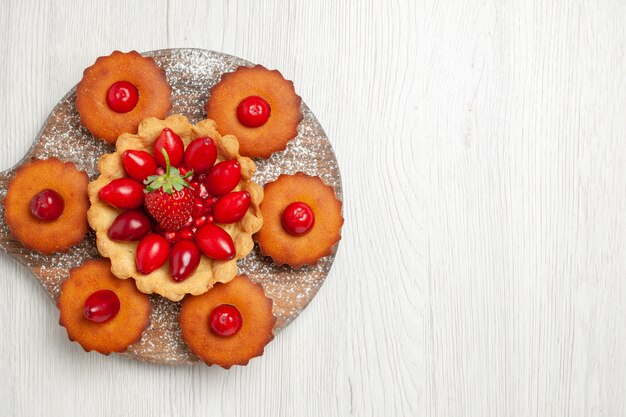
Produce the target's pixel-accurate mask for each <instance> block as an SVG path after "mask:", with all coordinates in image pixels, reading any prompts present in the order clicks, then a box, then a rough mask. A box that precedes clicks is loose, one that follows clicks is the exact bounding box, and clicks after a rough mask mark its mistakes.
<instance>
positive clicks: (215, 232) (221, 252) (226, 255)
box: [195, 223, 235, 261]
mask: <svg viewBox="0 0 626 417" xmlns="http://www.w3.org/2000/svg"><path fill="white" fill-rule="evenodd" d="M195 242H196V244H197V245H198V248H200V250H201V251H202V253H204V254H205V255H206V256H208V257H209V258H213V259H217V260H220V261H227V260H229V259H233V258H234V257H235V243H234V242H233V239H232V238H231V237H230V235H229V234H228V233H227V232H226V231H225V230H224V229H222V228H221V227H219V226H216V225H214V224H210V223H207V224H205V225H204V226H202V227H200V228H199V229H198V230H196V236H195Z"/></svg>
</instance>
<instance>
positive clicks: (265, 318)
mask: <svg viewBox="0 0 626 417" xmlns="http://www.w3.org/2000/svg"><path fill="white" fill-rule="evenodd" d="M221 304H229V305H232V306H234V307H236V308H237V310H239V313H241V317H242V319H243V321H242V325H241V329H240V330H239V332H238V333H236V334H235V335H233V336H229V337H222V336H218V335H216V334H214V333H213V332H212V331H211V327H210V323H209V317H210V315H211V312H212V311H213V309H214V308H215V307H217V306H219V305H221ZM178 321H179V323H180V327H181V336H182V338H183V340H184V341H185V343H186V344H187V346H189V349H190V350H191V351H192V352H193V354H194V355H196V356H198V357H199V358H200V359H202V360H203V361H204V362H205V363H206V364H208V365H219V366H221V367H222V368H226V369H228V368H230V367H231V366H233V365H247V364H248V362H249V361H250V359H252V358H254V357H257V356H261V355H262V354H263V350H264V348H265V345H267V344H268V343H269V342H270V341H271V340H272V339H273V337H274V335H273V334H272V329H273V328H274V324H275V323H276V317H274V315H273V314H272V300H271V299H270V298H268V297H266V296H265V293H264V292H263V287H261V286H260V285H259V284H255V283H254V282H252V281H250V279H249V278H248V277H247V276H245V275H238V276H237V277H235V278H234V279H233V280H232V281H230V282H229V283H228V284H219V285H216V286H215V287H214V288H212V289H211V290H209V291H207V292H206V293H204V294H202V295H200V296H195V297H193V296H187V297H185V299H184V300H183V302H182V308H181V311H180V316H179V317H178Z"/></svg>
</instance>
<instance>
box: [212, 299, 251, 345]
mask: <svg viewBox="0 0 626 417" xmlns="http://www.w3.org/2000/svg"><path fill="white" fill-rule="evenodd" d="M209 322H210V325H211V330H212V331H213V333H215V334H217V335H218V336H222V337H228V336H233V335H235V334H237V332H239V330H240V329H241V325H242V324H243V318H242V317H241V313H240V312H239V310H237V307H235V306H231V305H230V304H220V305H218V306H217V307H215V308H214V309H213V310H212V311H211V315H210V316H209Z"/></svg>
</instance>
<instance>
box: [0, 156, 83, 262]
mask: <svg viewBox="0 0 626 417" xmlns="http://www.w3.org/2000/svg"><path fill="white" fill-rule="evenodd" d="M88 183H89V179H88V177H87V174H85V173H84V172H82V171H79V170H77V169H76V166H75V165H74V164H73V163H71V162H62V161H60V160H59V159H57V158H50V159H46V160H37V159H35V160H33V161H31V162H30V163H28V164H26V165H23V166H22V167H20V168H19V169H18V170H17V172H16V173H15V177H14V178H13V179H12V180H11V182H10V183H9V185H8V191H7V196H6V197H5V199H4V202H3V204H4V216H5V220H6V222H7V225H8V226H9V230H11V233H12V234H13V236H14V237H15V238H16V239H17V240H19V241H20V242H22V244H23V245H24V246H25V247H27V248H29V249H33V250H36V251H39V252H41V253H43V254H46V255H49V254H51V253H54V252H67V250H68V249H69V248H70V247H72V246H74V245H77V244H78V243H80V242H81V241H82V240H83V237H84V236H85V233H87V230H88V225H87V209H88V208H89V200H88V198H87V184H88Z"/></svg>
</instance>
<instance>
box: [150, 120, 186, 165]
mask: <svg viewBox="0 0 626 417" xmlns="http://www.w3.org/2000/svg"><path fill="white" fill-rule="evenodd" d="M163 150H165V152H166V153H167V156H168V157H169V159H170V160H169V163H170V165H171V166H174V167H177V166H179V165H180V163H181V162H183V154H184V152H185V144H184V143H183V140H182V139H181V138H180V136H178V135H177V134H176V133H174V131H173V130H172V129H170V128H168V127H166V128H165V129H163V130H162V131H161V134H160V135H159V137H158V138H157V140H156V142H154V149H153V154H154V159H155V160H156V161H157V164H159V165H160V166H162V167H163V168H166V165H167V162H166V161H165V158H164V157H163Z"/></svg>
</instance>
